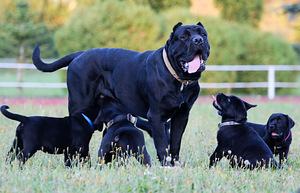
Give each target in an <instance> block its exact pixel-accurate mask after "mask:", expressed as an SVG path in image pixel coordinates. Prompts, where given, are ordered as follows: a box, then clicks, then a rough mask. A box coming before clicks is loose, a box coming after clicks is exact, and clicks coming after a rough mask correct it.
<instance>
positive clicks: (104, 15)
mask: <svg viewBox="0 0 300 193" xmlns="http://www.w3.org/2000/svg"><path fill="white" fill-rule="evenodd" d="M82 15H84V16H85V17H84V19H83V17H81V16H82ZM179 21H182V22H183V24H196V23H198V22H199V21H201V22H202V23H203V25H204V26H205V28H206V29H207V31H208V39H209V41H210V44H211V55H210V57H209V59H208V62H207V64H208V65H210V64H212V65H270V64H274V65H278V64H280V65H295V64H297V57H296V53H295V51H294V50H293V49H292V47H291V45H290V44H289V43H287V42H285V41H284V40H282V39H280V38H278V37H276V36H274V35H272V34H269V33H262V32H259V31H256V30H254V29H253V28H252V27H251V26H249V25H246V24H237V23H228V22H227V21H225V20H223V19H216V18H208V17H203V16H196V15H193V14H191V13H190V12H189V10H188V9H182V8H175V9H170V10H167V11H164V12H161V14H160V15H157V14H155V12H153V11H152V10H151V9H150V7H149V6H141V5H137V4H136V3H133V2H123V1H121V2H120V1H117V0H112V1H108V0H102V1H99V2H98V3H96V4H95V5H94V6H92V7H88V6H87V7H84V6H82V7H80V8H78V9H77V10H76V11H75V12H74V13H73V14H72V16H71V17H70V19H69V20H68V21H67V22H66V23H65V24H64V26H63V27H62V28H61V29H59V30H58V31H57V33H56V36H55V42H56V46H57V48H58V49H59V51H60V54H61V55H62V56H63V55H66V54H69V53H71V52H75V51H79V50H86V49H90V48H94V47H117V48H125V49H131V50H137V51H146V50H151V49H157V48H159V47H162V46H164V44H165V42H166V41H167V39H168V38H169V35H170V33H171V31H172V28H173V26H174V25H175V24H176V23H178V22H179ZM296 78H297V73H295V72H277V73H276V81H284V82H288V81H296ZM252 81H253V82H257V81H263V82H266V81H267V73H266V72H250V73H249V72H247V73H244V72H208V71H206V72H204V73H203V76H202V78H201V79H200V82H252ZM219 91H222V90H221V89H216V90H214V89H210V90H209V91H206V94H210V93H216V92H219ZM230 91H231V90H227V92H230ZM284 91H285V90H284V89H279V90H278V91H277V93H278V94H283V92H284ZM239 92H242V93H259V94H266V89H239Z"/></svg>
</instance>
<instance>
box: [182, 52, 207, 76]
mask: <svg viewBox="0 0 300 193" xmlns="http://www.w3.org/2000/svg"><path fill="white" fill-rule="evenodd" d="M180 64H181V67H182V69H183V71H184V72H188V73H189V74H192V73H195V72H197V71H198V70H199V69H200V70H201V72H202V71H204V70H205V60H203V57H202V55H196V56H195V57H194V59H193V60H191V61H189V62H186V61H180Z"/></svg>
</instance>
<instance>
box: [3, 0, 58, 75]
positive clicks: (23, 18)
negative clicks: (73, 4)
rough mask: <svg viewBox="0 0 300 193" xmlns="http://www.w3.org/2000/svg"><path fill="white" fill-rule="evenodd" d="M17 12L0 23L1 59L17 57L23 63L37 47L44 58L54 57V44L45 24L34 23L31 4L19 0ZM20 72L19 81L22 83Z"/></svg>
mask: <svg viewBox="0 0 300 193" xmlns="http://www.w3.org/2000/svg"><path fill="white" fill-rule="evenodd" d="M15 6H16V9H15V12H6V21H5V22H1V23H0V50H1V51H0V57H12V58H15V57H17V61H18V62H20V63H23V62H25V61H26V58H28V57H31V54H32V50H33V48H34V46H35V45H37V44H38V45H41V46H42V47H43V49H44V50H45V52H44V54H45V55H44V57H49V56H54V54H55V50H54V44H53V40H52V38H51V34H50V33H49V31H48V29H47V27H46V25H45V24H42V23H34V22H33V18H34V17H36V14H35V13H30V12H29V2H28V1H26V0H19V1H18V2H16V4H15ZM21 77H22V76H21V70H18V81H21V80H22V78H21Z"/></svg>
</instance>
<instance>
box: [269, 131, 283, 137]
mask: <svg viewBox="0 0 300 193" xmlns="http://www.w3.org/2000/svg"><path fill="white" fill-rule="evenodd" d="M271 135H272V138H279V137H281V136H282V133H276V132H272V133H271Z"/></svg>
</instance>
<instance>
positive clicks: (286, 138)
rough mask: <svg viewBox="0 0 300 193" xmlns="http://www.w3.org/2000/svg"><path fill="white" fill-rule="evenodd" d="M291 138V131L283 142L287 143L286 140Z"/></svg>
mask: <svg viewBox="0 0 300 193" xmlns="http://www.w3.org/2000/svg"><path fill="white" fill-rule="evenodd" d="M290 136H291V131H290V132H289V134H288V136H287V137H286V138H285V139H284V140H282V142H286V140H288V138H289V137H290Z"/></svg>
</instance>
